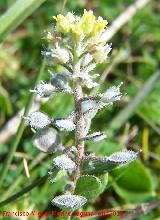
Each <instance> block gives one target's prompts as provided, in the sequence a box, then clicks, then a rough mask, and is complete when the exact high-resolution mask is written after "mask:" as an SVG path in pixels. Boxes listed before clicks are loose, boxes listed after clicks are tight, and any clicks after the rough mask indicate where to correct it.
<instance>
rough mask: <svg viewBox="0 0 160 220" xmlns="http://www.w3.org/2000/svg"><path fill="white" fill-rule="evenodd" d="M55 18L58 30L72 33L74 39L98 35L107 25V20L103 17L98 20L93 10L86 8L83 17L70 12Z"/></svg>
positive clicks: (79, 39) (80, 39)
mask: <svg viewBox="0 0 160 220" xmlns="http://www.w3.org/2000/svg"><path fill="white" fill-rule="evenodd" d="M53 18H54V19H55V20H56V22H57V26H56V27H57V31H60V32H62V33H65V34H67V35H68V36H69V35H70V37H71V38H72V39H73V40H74V41H82V40H83V39H84V38H85V37H96V36H98V35H100V34H101V33H102V32H103V31H104V28H105V26H106V25H107V21H106V20H103V18H102V17H98V19H97V20H96V17H95V16H94V14H93V11H91V10H90V11H87V10H86V9H84V13H83V15H82V16H81V17H80V16H75V15H74V14H73V13H71V12H68V13H67V14H66V16H64V15H61V14H60V15H57V16H54V17H53Z"/></svg>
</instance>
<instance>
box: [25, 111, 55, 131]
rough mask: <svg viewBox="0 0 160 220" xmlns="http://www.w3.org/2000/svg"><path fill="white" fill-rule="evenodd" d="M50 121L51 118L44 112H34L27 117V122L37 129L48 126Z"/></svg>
mask: <svg viewBox="0 0 160 220" xmlns="http://www.w3.org/2000/svg"><path fill="white" fill-rule="evenodd" d="M50 123H51V120H50V118H49V117H48V115H46V114H44V113H42V112H32V113H30V114H29V115H28V117H27V124H29V125H30V126H31V127H32V128H35V129H42V128H44V127H46V126H48V125H49V124H50Z"/></svg>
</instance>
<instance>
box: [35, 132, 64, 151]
mask: <svg viewBox="0 0 160 220" xmlns="http://www.w3.org/2000/svg"><path fill="white" fill-rule="evenodd" d="M33 145H34V146H35V147H36V148H37V149H39V150H40V151H42V152H44V153H52V152H54V151H55V150H57V148H58V147H59V146H60V136H59V134H58V133H57V131H56V130H55V129H53V128H44V129H42V130H40V131H38V132H37V133H36V134H35V135H34V136H33Z"/></svg>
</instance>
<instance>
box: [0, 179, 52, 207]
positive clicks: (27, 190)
mask: <svg viewBox="0 0 160 220" xmlns="http://www.w3.org/2000/svg"><path fill="white" fill-rule="evenodd" d="M47 177H48V175H45V176H43V177H41V178H39V179H36V180H35V181H33V182H32V183H31V184H30V185H28V186H27V187H25V188H23V189H22V190H21V191H20V192H18V193H15V194H14V195H13V196H11V197H9V198H8V199H6V200H4V201H2V202H0V207H2V206H4V205H6V204H8V203H10V202H12V201H14V200H16V199H18V198H19V197H21V196H22V195H24V194H25V193H27V192H29V191H31V190H32V189H33V188H35V187H37V186H38V185H40V184H42V183H43V182H44V181H45V180H46V179H47Z"/></svg>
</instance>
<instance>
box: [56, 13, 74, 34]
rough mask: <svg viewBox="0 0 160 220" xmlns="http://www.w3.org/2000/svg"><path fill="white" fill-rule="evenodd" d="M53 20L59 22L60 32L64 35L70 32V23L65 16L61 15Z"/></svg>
mask: <svg viewBox="0 0 160 220" xmlns="http://www.w3.org/2000/svg"><path fill="white" fill-rule="evenodd" d="M53 18H54V19H55V20H56V21H57V25H58V28H59V29H60V31H62V32H64V33H68V32H69V31H70V23H69V20H67V18H66V17H65V16H63V15H61V14H60V15H57V16H53Z"/></svg>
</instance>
